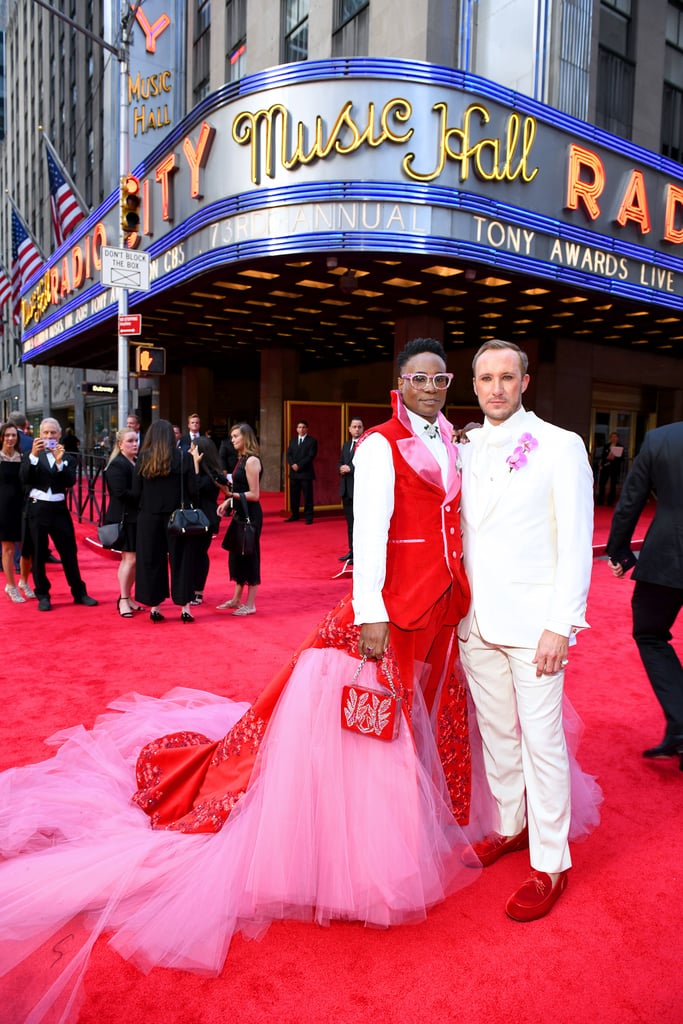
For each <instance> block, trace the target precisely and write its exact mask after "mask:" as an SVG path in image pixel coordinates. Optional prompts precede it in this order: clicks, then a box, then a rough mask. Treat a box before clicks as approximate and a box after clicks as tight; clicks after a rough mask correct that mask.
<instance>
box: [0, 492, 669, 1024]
mask: <svg viewBox="0 0 683 1024" xmlns="http://www.w3.org/2000/svg"><path fill="white" fill-rule="evenodd" d="M265 507H266V519H265V525H264V534H263V558H262V562H263V579H264V583H263V586H262V589H261V591H260V593H259V599H258V602H257V603H258V613H257V615H254V616H250V617H248V618H242V619H234V618H232V616H231V615H230V613H228V612H219V611H217V610H216V609H215V605H216V604H218V603H219V601H221V600H222V599H224V598H225V597H226V596H227V594H228V593H229V592H230V591H229V585H228V582H227V566H226V561H227V556H226V555H225V553H224V552H223V551H221V550H220V549H219V547H218V546H217V545H216V546H215V547H214V549H213V552H212V553H213V562H212V566H211V572H210V575H209V582H208V586H207V590H206V599H207V600H206V604H205V605H203V606H202V607H200V608H199V609H197V622H196V623H195V624H194V625H192V626H188V625H183V624H181V622H180V621H179V619H178V617H177V612H176V610H175V609H173V610H172V606H171V605H170V604H169V603H167V606H166V608H165V611H166V612H167V614H168V616H169V618H168V621H167V622H165V623H163V624H160V625H153V624H152V623H150V622H149V619H148V618H147V617H146V616H144V615H142V614H141V615H139V616H138V617H136V618H135V619H134V620H132V621H131V620H125V619H121V618H119V617H118V616H117V615H116V609H115V606H114V603H115V599H116V595H117V585H116V565H115V563H114V562H113V561H111V560H110V559H109V558H103V557H101V556H100V555H99V554H97V553H95V552H94V551H93V550H92V549H91V548H89V547H88V546H87V545H84V544H83V545H81V549H80V552H81V554H80V557H81V568H82V571H83V575H84V578H85V579H86V582H87V584H88V590H89V592H90V593H91V594H92V595H93V596H94V597H97V598H98V599H99V600H100V601H101V604H100V607H98V608H94V609H89V608H81V607H75V606H73V605H72V604H71V598H70V594H69V592H68V590H67V588H66V587H65V585H64V579H63V576H62V573H61V569H60V567H59V566H53V567H51V573H50V575H51V579H52V581H53V604H54V611H53V612H52V613H51V614H49V615H48V614H45V615H43V614H39V613H38V612H37V610H36V607H35V603H33V604H27V605H16V606H15V605H12V604H11V603H10V602H9V601H7V600H6V603H5V617H6V630H5V636H6V640H5V643H4V654H5V658H4V666H3V673H2V678H3V698H4V699H3V721H2V726H1V727H0V728H1V730H2V732H1V737H2V743H1V745H0V768H6V767H9V766H10V765H15V764H24V763H26V762H29V761H35V760H39V759H41V758H43V757H46V756H49V753H50V751H49V749H48V748H47V747H45V746H43V745H42V743H41V741H42V739H43V737H45V736H48V735H50V733H52V732H54V731H56V730H57V729H60V728H64V727H66V726H69V725H72V724H75V723H77V722H85V723H86V724H90V723H92V721H93V719H94V718H95V717H96V715H97V714H98V713H99V712H100V711H101V710H103V708H104V707H105V705H106V704H107V703H108V702H109V701H110V700H111V699H113V698H114V697H116V696H117V695H119V694H120V693H122V692H126V691H129V690H134V689H136V690H140V691H142V692H144V693H149V694H160V693H162V692H164V691H165V690H167V689H170V688H171V687H172V686H176V685H185V686H198V687H202V688H207V689H212V690H215V691H217V692H219V693H224V694H226V695H228V696H232V697H239V698H241V699H244V698H247V699H249V698H252V697H253V696H254V695H255V694H256V693H257V692H258V691H259V690H260V688H261V687H262V686H263V684H264V683H265V682H266V681H267V680H268V679H269V677H270V675H271V674H272V673H273V671H274V670H275V669H276V668H277V667H278V666H279V665H280V663H281V662H282V660H283V658H285V657H286V656H287V654H288V652H289V651H291V650H293V649H294V648H295V647H296V646H297V645H298V643H299V642H300V641H301V640H302V639H303V638H304V636H305V635H306V633H307V632H308V631H309V630H310V629H311V628H313V626H314V625H315V623H316V622H317V621H318V620H319V619H320V618H321V617H322V615H323V614H324V613H325V612H326V611H327V610H328V609H329V608H330V607H331V606H332V605H333V604H334V603H335V602H336V601H337V600H338V598H340V597H341V596H342V595H343V594H344V593H345V592H346V590H347V589H348V588H349V582H348V580H344V579H341V580H332V579H331V577H332V575H333V574H334V573H336V572H338V571H339V567H340V563H339V562H338V561H337V556H338V555H340V554H343V553H344V551H345V550H346V544H345V538H346V527H345V523H344V520H343V519H342V517H341V516H339V517H336V518H334V517H332V518H327V519H320V520H318V521H316V523H314V525H313V526H311V527H309V526H306V525H305V524H304V523H293V524H286V523H284V522H283V521H282V519H281V517H280V516H279V515H278V511H279V509H280V508H281V507H282V499H281V496H279V495H269V496H267V497H266V501H265ZM609 518H610V510H609V509H597V510H596V536H595V542H596V545H600V544H602V545H604V542H605V540H606V537H607V532H608V529H609ZM646 521H647V516H646V517H644V520H643V528H642V529H641V528H639V531H638V532H639V534H641V535H642V533H643V532H644V523H645V522H646ZM77 530H78V534H79V537H80V538H81V539H83V538H84V537H85V536H86V535H88V534H90V535H93V533H94V531H93V529H92V528H91V527H88V528H86V527H85V526H83V527H78V528H77ZM598 550H600V549H599V548H598ZM302 552H305V554H302ZM631 591H632V583H631V582H630V580H626V581H617V580H614V579H613V577H612V575H611V573H610V572H609V570H608V568H607V565H606V563H605V561H604V560H601V559H598V560H596V562H595V566H594V573H593V583H592V587H591V594H590V601H589V614H588V620H589V622H590V623H591V625H592V627H593V628H592V629H591V630H589V631H587V632H585V633H583V634H582V635H581V637H580V640H579V644H578V647H577V648H576V649H575V650H574V651H572V654H571V661H570V667H569V669H568V676H567V679H568V691H569V694H570V697H571V699H572V701H573V703H574V705H575V706H576V708H577V710H578V711H579V713H580V714H581V715H582V717H583V719H584V722H585V725H586V733H585V736H584V741H583V745H582V748H581V761H582V763H583V765H584V767H586V768H587V769H588V770H590V771H592V772H593V773H594V774H596V775H597V776H598V777H599V779H600V783H601V785H602V787H603V789H604V793H605V803H604V805H603V821H602V825H601V826H600V828H599V829H598V831H597V832H596V833H595V834H594V835H593V836H592V837H591V838H590V839H589V840H588V841H587V842H586V843H583V844H581V845H578V846H575V847H574V848H573V857H574V870H573V871H572V873H571V875H570V879H569V887H568V890H567V893H566V895H565V896H564V897H563V898H562V900H561V901H560V903H559V904H558V905H557V907H556V908H555V910H554V911H553V912H552V914H551V915H550V916H549V917H548V918H546V919H544V920H542V921H538V922H534V923H532V924H526V925H524V924H516V923H514V922H512V921H510V920H508V919H507V918H506V916H505V914H504V912H503V905H504V902H505V899H506V898H507V896H508V895H509V894H510V892H511V891H512V890H513V889H514V888H515V887H516V886H517V884H518V883H519V882H521V881H522V880H523V878H524V876H525V873H526V869H527V864H528V862H527V859H526V854H522V853H520V854H514V855H511V856H509V857H507V858H505V859H504V860H502V861H501V862H500V863H499V864H496V865H494V866H493V867H492V868H490V869H488V870H487V871H486V872H484V873H483V875H482V877H481V878H480V879H479V880H478V881H477V882H476V883H475V884H474V885H473V886H471V887H470V888H469V889H466V890H465V891H464V892H461V893H459V894H457V895H455V896H454V897H452V898H451V899H450V900H448V901H447V902H446V903H444V904H442V905H440V906H439V907H437V908H435V909H434V910H433V911H432V912H431V913H430V915H429V917H428V919H427V921H426V922H424V923H422V924H419V925H415V926H410V927H403V928H397V929H392V930H389V931H376V930H370V929H364V928H362V927H360V926H358V925H353V924H337V925H334V926H332V927H330V928H327V929H323V928H319V927H316V926H313V925H300V924H278V925H273V926H272V927H271V929H270V931H269V932H268V934H267V935H266V937H265V938H264V940H263V941H262V942H259V943H247V942H244V941H242V940H237V941H236V942H234V943H233V946H232V948H231V951H230V955H229V957H228V961H227V963H226V966H225V968H224V971H223V973H222V975H221V977H220V978H209V979H207V978H200V977H197V976H196V975H191V974H184V973H181V972H175V971H162V970H155V971H152V973H151V974H150V975H148V976H144V975H142V974H140V973H139V972H138V971H137V970H136V969H135V968H133V967H131V966H130V965H128V964H127V963H125V962H123V961H122V960H121V959H120V958H119V957H118V956H117V955H115V954H114V953H113V952H111V951H110V949H109V948H108V946H107V944H106V942H104V941H100V942H98V944H97V945H96V947H95V951H94V954H93V957H92V961H91V965H90V969H89V971H88V974H87V978H86V996H85V1000H84V1003H83V1007H82V1011H81V1016H80V1021H81V1024H120V1022H122V1021H125V1022H126V1024H228V1022H229V1024H257V1022H259V1024H266V1022H268V1024H272V1022H287V1024H309V1022H310V1024H313V1022H315V1024H321V1022H322V1024H325V1022H328V1021H333V1020H334V1021H339V1022H342V1024H361V1022H366V1021H372V1022H373V1024H433V1022H457V1024H460V1022H462V1024H465V1022H467V1024H491V1022H494V1021H496V1022H497V1021H502V1020H504V1021H506V1022H509V1021H514V1022H515V1024H538V1022H539V1021H542V1020H543V1021H544V1020H549V1021H554V1022H557V1024H594V1022H599V1024H653V1022H655V1021H660V1020H661V1021H667V1022H671V1024H674V1022H678V1021H681V1020H682V1019H683V986H682V985H681V981H680V974H679V971H680V944H681V939H680V934H679V917H680V908H681V904H682V896H683V892H682V889H683V886H682V884H681V866H680V861H681V858H680V852H679V847H680V837H681V834H682V831H683V799H682V795H683V773H681V772H679V771H678V764H677V761H675V760H667V761H663V762H655V763H647V762H645V761H643V759H642V757H641V751H642V749H643V748H644V747H646V746H649V745H650V744H652V743H654V742H657V741H658V740H659V739H660V738H661V735H662V733H663V718H662V715H661V712H660V710H659V706H658V705H657V703H656V701H655V699H654V697H653V696H652V693H651V690H650V687H649V683H648V681H647V678H646V676H645V674H644V672H643V670H642V667H641V665H640V661H639V658H638V656H637V652H636V650H635V645H634V644H633V641H632V639H631V636H630V605H629V601H630V595H631ZM0 596H1V595H0ZM676 642H677V645H678V648H679V650H681V649H683V622H682V623H681V624H680V626H679V627H678V629H677V633H676ZM38 665H42V666H48V667H47V668H45V669H43V670H40V671H39V670H38V669H37V668H35V667H34V666H38ZM0 1021H2V1022H3V1024H17V1022H16V1021H15V1020H13V1018H12V1015H11V1010H9V1009H8V1008H7V1007H0Z"/></svg>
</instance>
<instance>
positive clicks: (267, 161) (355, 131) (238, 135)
mask: <svg viewBox="0 0 683 1024" xmlns="http://www.w3.org/2000/svg"><path fill="white" fill-rule="evenodd" d="M352 111H353V103H352V102H351V100H349V101H347V102H346V103H345V104H344V106H343V107H342V108H341V110H340V111H339V114H338V115H337V118H336V120H335V122H334V124H333V125H332V127H331V128H330V130H329V132H328V133H327V134H326V132H325V122H324V120H323V118H322V117H321V116H320V115H318V116H317V117H316V119H315V126H314V129H313V139H312V141H311V143H310V145H309V144H308V143H307V132H308V127H307V125H306V124H304V122H303V121H297V123H296V125H292V124H291V116H290V114H289V111H288V110H287V108H286V107H284V106H283V105H282V104H280V103H276V104H273V106H272V107H269V108H268V110H257V111H256V112H252V111H243V112H241V113H240V114H238V115H237V116H236V118H235V120H234V121H233V124H232V137H233V139H234V141H235V142H236V143H238V145H240V146H250V147H251V180H252V182H253V183H254V185H258V184H259V182H260V174H259V166H260V164H261V162H262V163H263V167H264V175H265V176H266V177H268V178H273V177H275V173H276V159H277V144H276V138H275V129H276V122H277V120H278V118H279V120H280V122H281V123H280V131H281V139H280V147H279V163H280V166H281V167H283V168H284V169H285V170H287V171H291V170H294V168H296V167H300V166H306V165H307V164H310V163H312V162H313V161H314V160H325V159H326V158H327V157H328V156H329V155H330V154H331V153H333V152H335V153H339V154H340V156H347V155H348V154H350V153H355V152H356V151H357V150H358V149H360V147H361V146H363V145H367V146H370V147H372V148H376V147H377V146H381V145H382V144H383V143H385V142H392V143H402V142H407V141H408V140H409V139H410V138H411V136H412V134H413V129H412V128H408V129H406V130H405V131H400V130H399V129H398V126H399V125H401V124H403V123H405V122H406V121H408V120H409V118H410V116H411V114H412V107H411V105H410V103H409V102H408V101H407V100H403V99H392V100H388V101H387V103H385V104H384V106H383V107H382V110H381V111H380V114H379V125H377V124H376V122H377V112H376V108H375V104H374V103H368V107H367V114H366V116H365V123H364V124H363V125H361V124H359V123H358V119H357V117H355V116H354V115H353V113H352ZM262 123H264V124H265V137H264V138H263V140H261V138H260V136H259V126H260V125H261V124H262ZM290 134H292V135H293V136H294V139H295V141H294V144H293V148H292V150H291V152H289V153H288V151H287V139H288V138H289V137H290ZM261 153H263V160H262V161H260V159H259V157H260V154H261Z"/></svg>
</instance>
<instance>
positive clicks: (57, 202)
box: [45, 146, 83, 245]
mask: <svg viewBox="0 0 683 1024" xmlns="http://www.w3.org/2000/svg"><path fill="white" fill-rule="evenodd" d="M45 154H46V156H47V170H48V174H49V175H50V212H51V213H52V227H53V228H54V232H55V242H56V243H57V245H61V244H62V242H63V241H64V239H65V238H66V237H67V236H68V235H70V234H71V232H72V231H73V230H74V228H75V227H76V226H77V225H78V224H79V223H80V222H81V221H82V220H83V211H82V210H81V208H80V206H79V205H78V200H77V199H76V196H75V195H74V193H73V189H72V188H71V186H70V185H69V183H68V182H67V180H66V178H65V177H64V175H63V174H62V171H61V170H60V168H59V167H58V165H57V161H56V160H55V158H54V157H53V155H52V153H51V152H50V149H49V147H48V146H46V147H45Z"/></svg>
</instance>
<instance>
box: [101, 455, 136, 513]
mask: <svg viewBox="0 0 683 1024" xmlns="http://www.w3.org/2000/svg"><path fill="white" fill-rule="evenodd" d="M134 477H135V466H134V465H133V464H132V462H131V461H130V459H127V458H126V456H125V455H122V454H121V453H120V452H119V454H118V455H117V456H116V458H114V459H112V461H111V462H110V463H109V465H108V466H107V468H106V469H105V471H104V479H105V483H106V485H107V490H108V491H109V504H108V505H107V514H106V516H105V519H104V521H105V523H120V522H121V520H122V519H123V515H124V512H125V514H126V518H127V520H128V522H129V523H134V522H135V521H136V520H137V517H138V499H137V497H136V495H135V494H134V493H133V479H134Z"/></svg>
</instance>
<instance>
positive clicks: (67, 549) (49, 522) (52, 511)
mask: <svg viewBox="0 0 683 1024" xmlns="http://www.w3.org/2000/svg"><path fill="white" fill-rule="evenodd" d="M61 436H62V428H61V426H60V425H59V423H58V421H57V420H55V419H51V418H48V419H44V420H43V422H42V423H41V424H40V431H39V436H38V437H36V438H35V439H34V441H33V445H32V447H31V451H30V452H29V453H28V455H25V456H24V459H23V462H22V466H21V472H20V479H21V482H22V484H23V485H24V488H25V490H26V491H27V492H28V497H27V501H28V529H29V532H30V535H31V543H32V547H33V581H34V586H35V592H36V597H37V598H38V611H41V612H49V611H52V604H51V601H50V581H49V579H48V578H47V573H46V572H45V563H46V561H47V555H48V543H49V539H51V540H52V542H53V544H54V546H55V547H56V548H57V551H58V553H59V556H60V558H61V560H62V565H63V567H64V575H65V576H66V578H67V581H68V583H69V586H70V587H71V593H72V594H73V598H74V604H84V605H88V606H92V605H96V604H97V601H96V600H95V599H94V598H93V597H90V596H89V595H88V593H87V591H86V589H85V583H84V582H83V579H82V577H81V571H80V569H79V567H78V554H77V550H76V534H75V532H74V525H73V522H72V521H71V513H70V512H69V510H68V508H67V507H66V491H67V489H68V488H69V487H73V485H74V484H75V482H76V457H75V456H74V455H68V454H67V453H66V452H65V451H64V445H63V444H61V442H60V438H61Z"/></svg>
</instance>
